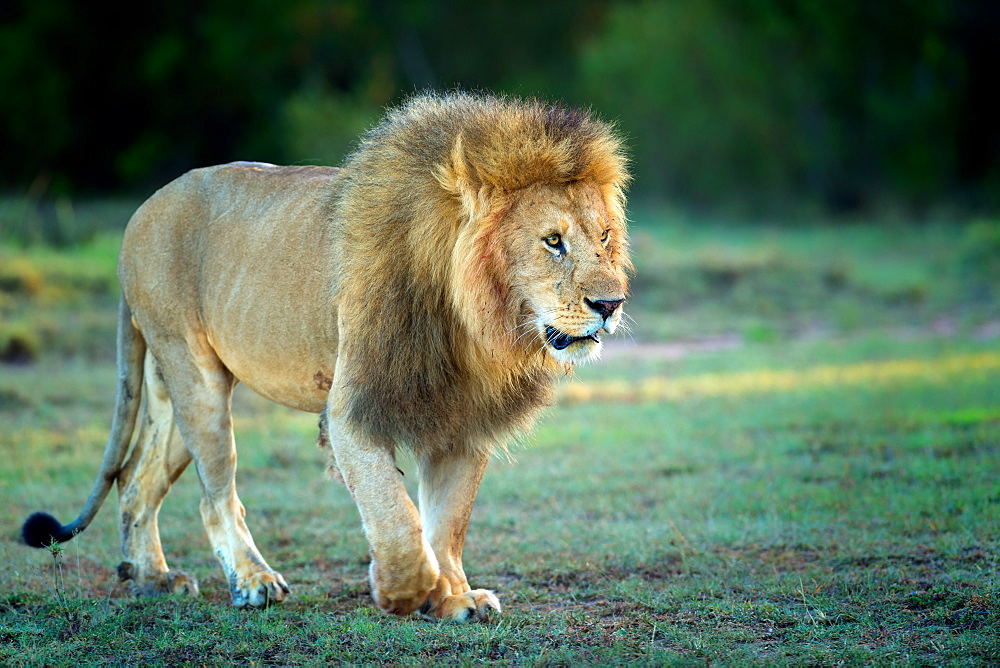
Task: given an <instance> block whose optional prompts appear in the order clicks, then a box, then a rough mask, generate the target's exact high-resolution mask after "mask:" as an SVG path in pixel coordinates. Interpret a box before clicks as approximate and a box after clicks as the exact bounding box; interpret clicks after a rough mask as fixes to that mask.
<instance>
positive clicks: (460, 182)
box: [434, 135, 489, 220]
mask: <svg viewBox="0 0 1000 668" xmlns="http://www.w3.org/2000/svg"><path fill="white" fill-rule="evenodd" d="M434 178H436V179H437V182H438V183H440V184H441V187H442V188H444V189H445V190H446V191H447V192H449V193H450V194H452V195H454V196H455V197H457V198H458V199H459V201H460V202H461V203H462V210H463V212H464V213H465V215H466V216H468V218H469V219H470V220H472V219H474V218H477V217H479V216H482V215H484V214H485V213H487V211H488V200H489V197H488V192H487V190H488V188H487V187H486V186H485V184H483V183H482V181H481V180H480V178H479V175H478V174H477V173H476V170H475V168H474V167H472V166H471V165H470V164H469V161H468V159H467V157H466V155H465V147H464V146H463V144H462V135H458V136H457V137H455V143H454V144H452V147H451V154H450V155H449V156H448V160H447V162H446V163H443V164H439V165H438V166H437V169H435V170H434Z"/></svg>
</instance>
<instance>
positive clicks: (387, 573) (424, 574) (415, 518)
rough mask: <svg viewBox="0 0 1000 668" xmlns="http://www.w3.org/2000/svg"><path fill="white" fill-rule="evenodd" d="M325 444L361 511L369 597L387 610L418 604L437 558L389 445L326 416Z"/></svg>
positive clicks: (434, 577)
mask: <svg viewBox="0 0 1000 668" xmlns="http://www.w3.org/2000/svg"><path fill="white" fill-rule="evenodd" d="M328 425H329V435H330V444H331V445H332V446H333V452H334V457H335V458H336V464H337V468H338V469H339V470H340V473H341V475H342V477H343V479H344V484H345V485H347V488H348V489H349V490H350V492H351V496H353V497H354V502H355V503H356V504H357V506H358V511H359V512H360V513H361V522H362V524H363V525H364V529H365V536H366V537H367V538H368V546H369V548H370V550H371V556H372V563H371V569H370V579H371V587H372V598H374V599H375V603H376V604H377V605H378V606H379V608H381V609H382V610H384V611H385V612H388V613H390V614H395V615H407V614H409V613H411V612H413V611H414V610H417V609H418V608H420V607H421V606H422V605H423V604H424V602H425V601H426V600H427V596H428V595H429V594H430V592H431V590H432V589H433V588H434V587H435V585H436V583H437V581H438V574H439V570H438V562H437V559H436V558H435V556H434V551H433V550H432V549H431V546H430V544H429V543H428V542H427V539H426V538H425V537H424V532H423V528H422V526H421V522H420V514H419V513H418V512H417V509H416V507H415V506H414V505H413V502H412V501H411V500H410V497H409V495H408V494H407V493H406V488H405V487H404V486H403V483H402V481H401V480H400V474H399V470H398V469H397V468H396V460H395V456H394V453H393V450H392V447H391V446H387V445H383V444H378V443H373V442H372V441H371V440H370V439H367V438H365V437H363V436H361V435H358V434H356V433H355V432H354V430H352V429H351V428H350V427H349V426H348V425H347V424H346V422H345V421H343V420H341V419H339V418H338V417H336V416H334V415H332V414H328Z"/></svg>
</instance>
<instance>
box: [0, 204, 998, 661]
mask: <svg viewBox="0 0 1000 668" xmlns="http://www.w3.org/2000/svg"><path fill="white" fill-rule="evenodd" d="M638 217H639V216H637V218H638ZM652 223H653V218H652V217H651V216H650V217H647V218H645V219H641V218H640V219H639V220H638V221H637V224H636V226H635V231H636V234H635V252H636V255H637V265H638V271H639V274H638V276H639V278H638V279H637V281H636V286H635V287H636V295H635V297H634V299H633V300H632V306H633V308H632V313H633V315H634V316H635V317H636V319H637V321H638V322H637V324H636V331H635V334H634V340H631V341H626V342H625V343H623V344H621V345H619V346H618V347H617V348H615V349H613V350H609V354H608V356H607V357H608V359H607V360H606V361H605V362H602V363H601V364H598V365H594V366H590V367H587V368H585V369H583V370H581V371H580V372H579V373H578V374H577V377H576V378H574V379H572V380H568V381H567V382H566V383H564V388H563V398H562V400H561V401H560V403H559V405H558V406H556V407H555V408H553V409H552V410H550V411H549V412H548V414H547V416H546V419H545V420H544V422H543V423H542V424H541V425H540V426H539V428H538V429H537V430H536V431H535V432H534V433H533V434H532V435H530V436H528V437H526V438H525V439H524V440H523V442H522V443H519V444H516V445H515V446H514V447H513V448H512V455H513V459H514V460H516V461H514V462H511V461H508V460H506V459H504V458H498V459H497V461H495V462H494V463H493V465H492V466H491V468H490V470H489V471H488V473H487V476H486V479H485V481H484V484H483V488H482V491H481V493H480V497H479V500H478V502H477V505H476V509H475V511H474V514H473V519H472V524H471V527H470V532H469V539H468V544H467V548H466V554H465V561H466V567H467V571H468V573H469V576H470V580H471V581H472V583H473V585H474V586H480V587H488V588H493V589H495V590H497V592H498V594H499V595H500V597H501V601H502V603H503V605H504V608H505V609H504V614H503V615H502V617H501V618H500V620H499V621H498V622H496V623H494V624H489V625H478V626H471V627H453V626H447V625H439V624H431V623H427V622H423V621H420V620H418V619H416V618H412V619H405V620H398V619H394V618H387V617H384V616H382V615H381V614H379V613H378V612H377V611H376V610H375V609H374V608H373V606H372V605H371V603H370V599H369V596H368V585H367V583H366V581H365V573H366V568H367V565H366V564H367V549H366V546H365V543H364V540H363V536H362V534H361V529H360V522H359V519H358V515H357V511H356V510H355V509H354V507H353V504H352V502H351V500H350V497H349V495H348V494H347V492H346V490H344V489H343V488H342V487H341V486H338V485H336V484H334V483H332V482H330V481H328V480H326V479H325V478H324V477H323V461H322V458H321V455H320V452H319V450H318V449H317V448H315V447H314V446H313V442H314V438H315V418H314V416H310V415H303V414H298V413H294V412H292V411H288V410H286V409H283V408H281V407H278V406H274V405H273V404H270V403H268V402H266V401H265V400H263V399H261V398H259V397H257V396H255V395H253V394H252V393H250V392H246V391H243V390H242V389H241V391H240V392H239V393H238V395H237V397H236V402H235V409H236V423H237V425H236V426H237V438H238V441H239V443H240V472H239V480H238V481H239V487H240V493H241V497H242V498H243V500H244V502H245V503H246V505H247V509H248V522H249V524H250V526H251V529H252V530H253V531H254V534H255V537H256V539H257V543H258V545H259V547H260V548H261V550H262V552H263V553H264V555H265V556H266V557H267V558H268V560H269V561H270V562H271V564H272V565H274V566H275V567H276V568H278V569H280V570H281V571H282V572H283V573H284V575H285V576H286V578H287V579H288V580H289V582H290V583H291V584H292V587H293V594H294V596H293V598H292V599H290V600H289V601H288V602H286V603H285V604H284V605H282V606H280V607H276V608H272V609H267V610H263V611H255V612H246V611H237V610H233V609H231V608H230V607H229V606H228V593H227V589H226V586H225V582H224V581H223V578H222V573H221V569H220V568H219V567H218V565H217V564H216V563H215V561H214V558H213V557H212V555H211V552H210V550H209V547H208V544H207V539H206V538H205V536H204V532H203V530H202V528H201V525H200V519H199V516H198V485H197V482H196V480H195V479H194V475H193V474H191V473H187V474H185V475H184V476H183V477H182V478H181V480H180V481H179V482H178V484H177V485H176V486H175V488H174V490H173V491H172V492H171V494H170V496H169V497H168V499H167V501H166V503H165V506H164V510H163V513H162V516H161V531H162V534H163V541H164V546H165V551H166V553H167V557H168V559H169V560H170V562H171V564H172V565H173V566H175V567H178V568H182V569H184V570H186V571H187V572H189V573H191V574H193V575H195V576H196V577H197V578H198V579H199V580H200V582H201V585H202V596H201V597H200V598H198V599H181V598H166V599H134V598H132V597H130V595H129V593H128V591H127V589H126V588H125V586H123V585H122V584H120V583H118V582H117V580H116V577H115V573H114V566H115V565H116V564H117V563H118V561H119V560H120V556H119V554H118V536H117V532H116V529H115V520H114V512H113V502H110V501H109V504H108V506H107V507H106V508H105V509H104V511H103V512H102V513H101V514H100V515H99V516H98V518H97V520H96V521H95V523H94V524H93V525H92V526H91V527H90V528H89V529H88V530H87V531H86V532H85V533H84V534H82V535H81V536H80V537H78V538H77V539H76V540H74V541H72V542H70V543H67V544H66V545H64V546H63V550H62V551H61V552H60V553H58V554H54V555H53V554H48V553H46V552H44V551H36V550H29V549H28V548H26V547H24V546H22V545H19V544H18V542H17V535H16V534H17V529H18V526H19V522H20V521H21V520H23V518H24V517H25V516H26V515H27V514H28V513H29V512H31V511H34V510H38V509H42V508H45V509H47V510H50V511H51V512H53V513H54V514H55V515H56V516H57V517H60V518H61V519H63V520H64V521H66V520H68V519H69V518H70V517H72V516H74V515H75V513H76V512H77V511H78V510H79V508H80V506H81V505H82V503H83V501H84V499H85V496H86V494H87V493H88V491H89V487H90V485H91V482H92V477H93V475H94V474H95V472H96V464H97V460H98V458H99V453H100V450H101V448H102V447H103V442H104V439H105V437H106V430H107V425H108V423H109V420H110V406H111V401H112V394H113V386H114V369H113V364H112V361H111V357H112V355H111V350H112V343H113V330H112V328H113V322H114V294H115V290H116V288H115V284H114V280H113V267H114V246H115V242H114V241H113V238H112V240H109V239H108V238H106V237H101V236H100V235H98V236H97V237H96V241H94V242H92V243H91V245H83V246H74V247H72V248H70V249H67V250H64V251H53V250H50V249H47V248H38V247H30V248H27V249H25V248H23V247H17V248H14V247H11V246H7V247H4V248H2V249H0V300H3V301H0V318H2V320H0V329H2V327H6V328H7V329H6V331H7V332H10V331H11V330H12V329H14V328H13V327H12V326H11V325H10V324H9V323H11V322H18V323H21V324H19V325H18V327H19V328H20V330H18V331H20V332H21V334H17V331H15V334H17V336H23V337H24V338H26V339H31V338H32V337H33V338H34V341H35V344H34V345H35V348H34V351H33V352H31V351H29V353H28V354H26V355H25V358H27V359H33V360H34V361H33V362H31V363H28V364H10V363H8V364H0V457H3V459H4V461H5V465H4V466H3V468H2V469H0V498H2V502H3V504H2V507H4V508H5V509H6V511H7V519H6V520H4V524H3V526H4V527H5V528H4V529H3V530H2V532H0V562H2V563H3V564H5V565H6V568H5V569H4V570H3V571H0V589H2V591H3V594H0V640H2V642H0V663H2V664H17V663H26V664H40V663H45V664H53V665H61V664H76V663H79V662H81V661H84V662H93V663H103V662H111V663H123V662H128V663H140V662H143V663H151V664H162V663H170V664H174V663H198V664H201V663H233V662H244V663H271V664H291V663H323V662H332V661H351V662H357V663H368V662H371V663H416V662H420V663H425V662H428V661H441V662H448V663H458V662H462V663H476V662H501V663H519V664H536V663H555V664H571V663H572V664H578V663H680V664H687V663H690V664H695V663H697V664H704V663H706V662H709V663H719V664H742V663H752V662H756V663H792V664H833V663H839V662H847V663H852V664H862V663H864V664H868V663H904V664H918V665H919V664H934V665H939V664H973V665H974V664H995V663H997V662H1000V637H998V634H997V632H996V629H997V628H1000V581H998V580H1000V570H998V560H1000V556H998V555H1000V483H998V482H997V481H998V480H1000V457H998V454H1000V453H998V449H1000V382H998V380H1000V349H998V340H997V331H996V330H997V327H996V325H995V324H994V321H993V318H995V317H996V314H997V313H998V312H1000V310H998V309H997V304H998V302H997V295H996V293H995V292H994V289H995V287H994V286H996V285H1000V281H998V282H996V283H994V282H993V279H994V275H993V274H992V273H991V272H992V271H994V268H993V265H992V264H991V257H992V256H991V255H990V254H984V253H983V252H982V248H983V247H984V245H985V246H986V247H987V248H988V247H989V246H988V244H989V243H991V242H990V239H991V238H992V237H991V236H990V234H991V232H990V230H991V229H992V228H991V227H990V226H979V227H976V226H970V227H957V228H944V227H941V228H933V227H926V228H917V229H916V230H902V229H901V228H899V229H897V228H892V227H876V228H862V227H855V228H849V229H846V230H835V229H832V228H831V229H826V228H784V229H780V230H771V231H767V230H761V229H758V230H756V231H753V230H747V229H742V228H731V227H725V226H717V225H708V226H695V225H694V224H692V223H687V222H684V221H676V220H674V221H671V223H672V224H670V225H666V224H663V223H662V222H659V221H657V224H652ZM984 230H985V231H984ZM904 237H905V238H904ZM11 267H14V269H11ZM5 277H6V278H5ZM25 277H28V279H30V280H25ZM32 277H33V278H32ZM77 277H86V278H85V279H81V280H77ZM25 286H33V287H30V288H29V287H25ZM88 286H89V287H88ZM7 337H8V338H7V340H8V341H10V340H14V339H16V338H17V337H16V336H11V335H10V334H8V335H7ZM678 388H680V389H678ZM402 467H403V469H404V470H405V471H406V472H407V473H408V474H409V473H410V472H411V471H412V465H411V464H410V463H409V462H406V461H404V462H402ZM412 479H413V475H412V474H410V475H407V480H408V481H411V482H412Z"/></svg>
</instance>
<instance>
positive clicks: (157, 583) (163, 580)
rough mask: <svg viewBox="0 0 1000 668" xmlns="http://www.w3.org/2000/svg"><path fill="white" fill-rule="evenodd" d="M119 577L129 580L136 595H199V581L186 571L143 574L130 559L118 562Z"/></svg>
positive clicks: (122, 579)
mask: <svg viewBox="0 0 1000 668" xmlns="http://www.w3.org/2000/svg"><path fill="white" fill-rule="evenodd" d="M118 579H119V580H121V581H122V582H128V583H129V585H130V586H131V589H132V593H133V594H135V595H136V596H161V595H163V594H183V595H187V596H197V595H198V581H197V580H195V579H194V578H193V577H191V576H190V575H188V574H187V573H185V572H184V571H167V572H166V573H155V574H153V575H143V574H142V573H140V572H138V569H136V567H135V566H134V565H133V564H132V562H130V561H123V562H121V563H120V564H118Z"/></svg>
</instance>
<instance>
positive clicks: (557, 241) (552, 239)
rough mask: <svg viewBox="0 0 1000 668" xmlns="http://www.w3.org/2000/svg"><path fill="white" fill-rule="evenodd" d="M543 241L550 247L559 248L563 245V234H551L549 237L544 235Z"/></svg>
mask: <svg viewBox="0 0 1000 668" xmlns="http://www.w3.org/2000/svg"><path fill="white" fill-rule="evenodd" d="M542 241H544V242H545V245H546V246H548V247H549V248H559V247H560V246H561V245H562V235H559V234H550V235H549V236H547V237H543V238H542Z"/></svg>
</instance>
